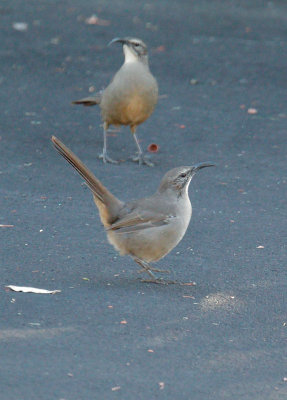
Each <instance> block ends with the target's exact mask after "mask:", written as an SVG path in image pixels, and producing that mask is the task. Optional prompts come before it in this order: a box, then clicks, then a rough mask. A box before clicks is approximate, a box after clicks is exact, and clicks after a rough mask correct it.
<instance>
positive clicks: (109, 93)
mask: <svg viewBox="0 0 287 400" xmlns="http://www.w3.org/2000/svg"><path fill="white" fill-rule="evenodd" d="M137 64H139V63H137ZM157 98H158V87H157V83H156V80H155V78H154V77H153V76H152V74H151V73H150V71H149V69H147V68H146V66H142V65H141V64H139V65H138V66H137V67H136V66H123V67H122V68H121V69H120V70H119V71H118V73H117V74H116V75H115V77H114V79H113V81H112V82H111V84H110V85H109V86H108V87H107V88H106V89H105V91H104V93H103V97H102V100H101V104H100V106H101V110H102V118H103V120H104V121H105V122H107V123H108V124H114V125H139V124H141V123H142V122H144V121H145V120H146V119H147V118H148V117H149V116H150V115H151V113H152V112H153V110H154V107H155V105H156V103H157Z"/></svg>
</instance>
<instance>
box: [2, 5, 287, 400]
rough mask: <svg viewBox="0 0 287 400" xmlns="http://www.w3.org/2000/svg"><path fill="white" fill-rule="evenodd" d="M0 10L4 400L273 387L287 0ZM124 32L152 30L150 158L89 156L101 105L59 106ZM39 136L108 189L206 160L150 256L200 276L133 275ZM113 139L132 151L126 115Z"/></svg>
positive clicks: (196, 395)
mask: <svg viewBox="0 0 287 400" xmlns="http://www.w3.org/2000/svg"><path fill="white" fill-rule="evenodd" d="M93 15H96V16H97V17H93V18H92V19H91V17H92V16H93ZM0 20H1V24H0V40H1V44H2V46H1V49H0V59H1V63H0V106H1V131H0V147H1V158H0V181H1V185H0V191H1V200H0V201H1V208H0V210H1V213H0V215H1V222H0V224H1V226H0V234H1V290H0V298H1V310H0V313H1V318H0V341H1V359H0V376H1V379H0V388H1V395H0V397H1V399H3V400H6V399H7V400H8V399H9V400H36V399H37V400H38V399H42V400H86V399H89V400H90V399H108V400H109V399H124V400H134V399H141V400H150V399H173V400H174V399H184V400H185V399H192V400H213V399H216V400H223V399H226V400H231V399H232V400H233V399H234V400H238V399H244V400H251V399H252V400H283V399H286V397H287V363H286V361H287V356H286V354H287V353H286V350H287V346H286V333H287V312H286V303H287V302H286V297H287V296H286V289H287V276H286V197H287V196H286V182H287V172H286V150H287V146H286V126H287V96H286V93H287V79H286V76H287V66H286V60H287V47H286V43H287V30H286V23H287V4H286V1H283V0H282V1H263V0H252V1H239V0H233V1H227V0H214V1H208V0H199V1H188V0H185V1H179V2H174V1H164V0H159V1H157V2H150V3H144V2H140V1H128V0H121V1H116V2H105V1H98V0H96V1H94V2H91V1H87V0H83V1H76V0H69V1H49V0H42V1H29V0H27V1H25V2H22V1H17V0H11V1H9V2H7V1H4V2H2V3H1V5H0ZM91 22H92V23H91ZM121 36H136V37H140V38H141V39H143V40H144V41H145V42H146V43H147V44H148V47H149V54H150V67H151V70H152V72H153V74H154V75H155V76H156V77H157V79H158V83H159V88H160V99H159V103H158V105H157V107H156V109H155V112H154V114H153V115H152V116H151V118H149V120H148V121H146V122H145V123H144V124H142V125H141V126H139V128H138V136H139V138H140V140H141V144H142V147H143V148H144V149H145V150H147V147H148V145H149V144H151V143H156V144H157V145H158V146H159V151H158V152H157V153H153V154H150V157H151V159H152V160H153V162H154V163H155V167H154V168H149V167H146V166H141V167H140V166H138V165H136V164H134V163H132V162H131V161H129V160H127V161H126V162H125V163H121V164H120V165H119V166H115V165H103V163H102V162H101V161H100V160H99V159H98V158H97V155H98V153H99V152H100V151H101V148H102V128H101V119H100V112H99V109H97V107H91V108H83V107H79V106H73V105H71V101H72V100H75V99H78V98H79V97H84V96H86V95H88V94H89V93H92V92H93V91H95V90H99V89H101V88H103V87H104V86H105V85H106V84H107V83H108V82H109V80H110V78H111V77H112V75H113V74H114V73H115V71H116V70H117V69H118V68H119V67H120V65H121V63H122V61H123V55H122V50H121V47H120V46H116V45H115V46H112V47H107V43H108V42H109V41H110V40H111V39H112V38H114V37H121ZM51 135H56V136H58V137H59V138H61V139H62V140H63V141H64V143H65V144H67V145H68V146H69V147H70V148H71V149H72V150H73V151H74V152H75V153H76V154H77V155H78V156H79V157H80V158H81V159H82V160H83V161H84V162H85V163H86V164H87V165H88V166H89V168H91V170H92V171H94V172H95V174H96V176H97V177H98V178H99V179H101V180H102V181H103V183H104V184H105V185H106V186H107V187H108V188H109V189H110V190H111V191H112V192H113V193H114V194H115V195H116V196H118V197H119V198H120V199H122V200H128V199H132V198H139V197H143V196H145V195H147V194H149V193H152V192H153V191H155V190H156V188H157V185H158V183H159V181H160V179H161V178H162V176H163V175H164V173H165V172H166V171H167V170H168V169H171V168H173V167H176V166H180V165H190V164H192V163H195V162H202V161H213V162H214V163H216V165H217V166H216V168H210V169H205V170H202V171H200V173H198V174H197V175H196V177H195V178H194V179H193V181H192V183H191V185H190V190H189V193H190V198H191V201H192V205H193V216H192V220H191V223H190V226H189V229H188V231H187V233H186V235H185V237H184V239H183V240H182V241H181V243H180V244H179V245H178V246H177V247H176V248H175V249H174V250H173V251H172V252H171V253H170V254H169V255H168V256H166V257H165V258H164V259H163V260H161V261H160V262H158V263H157V264H156V266H157V267H159V268H162V269H165V268H169V269H171V270H172V274H171V277H172V278H175V279H178V280H181V281H183V282H190V281H195V282H196V283H197V285H196V286H188V285H185V286H180V285H168V286H164V285H155V284H150V283H143V282H141V279H140V278H141V276H140V275H139V274H138V272H137V269H138V267H137V265H136V264H135V263H134V262H133V260H132V259H130V258H128V257H120V256H119V255H118V254H117V253H116V252H115V250H114V249H113V248H112V247H111V246H110V245H109V244H108V242H107V240H106V236H105V232H104V229H103V228H102V226H101V223H100V220H99V216H98V212H97V209H96V207H95V206H94V204H93V200H92V196H91V194H90V192H89V190H88V188H87V187H86V186H85V185H83V184H81V179H80V177H79V176H78V175H77V174H76V173H75V172H74V171H73V170H72V168H71V167H70V166H69V165H68V164H67V163H65V161H64V160H63V159H62V158H61V157H60V156H59V155H58V154H57V153H56V152H55V151H54V149H53V148H52V145H51V142H50V137H51ZM109 149H110V155H111V156H112V157H114V158H121V159H127V158H128V156H129V155H130V154H132V153H133V152H134V151H135V146H134V143H133V141H132V139H131V135H130V132H129V130H128V129H127V128H121V130H120V131H119V130H115V129H113V130H112V131H111V132H110V136H109ZM6 285H19V286H32V287H37V288H45V289H49V290H55V289H57V290H61V292H60V293H57V294H55V295H48V294H31V293H16V292H11V291H10V292H8V291H5V286H6Z"/></svg>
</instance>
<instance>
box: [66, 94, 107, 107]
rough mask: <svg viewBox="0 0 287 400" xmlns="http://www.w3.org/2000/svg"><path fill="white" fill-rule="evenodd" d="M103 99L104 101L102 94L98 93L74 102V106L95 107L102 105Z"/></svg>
mask: <svg viewBox="0 0 287 400" xmlns="http://www.w3.org/2000/svg"><path fill="white" fill-rule="evenodd" d="M101 99H102V92H97V93H95V94H94V95H93V96H89V97H85V98H84V99H80V100H75V101H72V104H83V106H95V105H97V104H100V102H101Z"/></svg>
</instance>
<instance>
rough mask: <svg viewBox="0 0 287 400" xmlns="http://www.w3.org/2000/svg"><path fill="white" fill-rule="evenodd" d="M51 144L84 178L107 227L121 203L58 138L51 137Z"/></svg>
mask: <svg viewBox="0 0 287 400" xmlns="http://www.w3.org/2000/svg"><path fill="white" fill-rule="evenodd" d="M51 140H52V143H53V145H54V147H55V149H56V150H57V151H58V152H59V153H60V154H61V156H62V157H64V158H65V159H66V160H67V161H68V162H69V163H70V164H71V165H72V166H73V167H74V168H75V169H76V170H77V171H78V173H79V174H80V175H81V176H82V178H84V180H85V181H86V183H87V185H88V187H89V188H90V189H91V191H92V192H93V195H94V200H95V203H96V205H97V207H98V209H99V211H100V216H101V219H102V222H103V224H104V225H105V226H109V225H110V223H112V222H113V220H114V216H116V215H117V212H118V210H119V209H120V208H121V206H122V204H123V203H122V202H121V201H120V200H119V199H117V198H116V197H115V196H114V195H113V194H112V193H111V192H110V191H109V190H108V189H107V188H106V187H105V186H104V185H103V184H102V183H101V182H100V181H99V179H97V178H96V177H95V175H94V174H93V173H92V172H91V171H90V170H89V169H88V168H87V167H86V166H85V164H84V163H83V162H82V161H81V160H80V159H79V158H78V157H77V156H76V155H75V154H74V153H73V152H72V151H71V150H70V149H69V148H68V147H67V146H65V145H64V143H62V142H61V141H60V140H59V139H58V138H56V137H55V136H52V138H51Z"/></svg>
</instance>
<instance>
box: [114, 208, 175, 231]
mask: <svg viewBox="0 0 287 400" xmlns="http://www.w3.org/2000/svg"><path fill="white" fill-rule="evenodd" d="M172 218H174V216H173V215H166V214H157V213H150V212H147V211H146V212H141V213H140V212H137V211H133V212H131V213H129V214H127V215H125V216H124V217H122V218H120V219H119V220H118V221H116V222H114V223H113V224H112V225H111V226H110V227H109V228H108V230H112V231H117V233H131V232H135V231H139V230H143V229H148V228H156V227H160V226H163V225H167V224H169V223H170V221H171V220H172Z"/></svg>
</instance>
